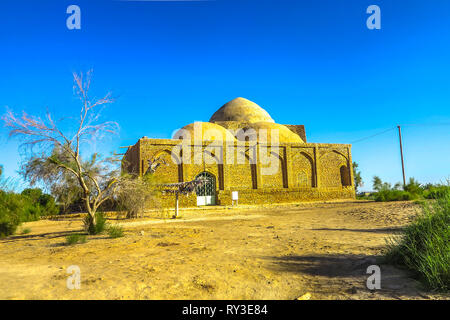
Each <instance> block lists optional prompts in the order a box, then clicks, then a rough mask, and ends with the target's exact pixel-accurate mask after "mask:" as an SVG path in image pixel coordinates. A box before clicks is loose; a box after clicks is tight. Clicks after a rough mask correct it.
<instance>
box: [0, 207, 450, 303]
mask: <svg viewBox="0 0 450 320" xmlns="http://www.w3.org/2000/svg"><path fill="white" fill-rule="evenodd" d="M416 209H417V206H416V205H414V204H413V203H408V202H399V203H373V202H349V203H322V204H318V203H315V204H297V205H289V206H271V207H265V208H259V209H257V208H247V209H233V210H207V211H206V210H202V211H199V210H195V211H185V212H183V213H182V218H181V219H178V220H163V219H161V218H159V219H158V218H156V217H153V218H146V219H139V220H130V221H127V220H120V221H111V223H119V222H120V223H121V224H122V225H123V226H124V228H125V236H124V237H123V238H118V239H110V238H108V236H106V235H100V236H90V237H89V238H88V239H89V240H88V242H87V243H84V244H77V245H73V246H66V245H65V237H66V236H67V235H68V234H70V233H72V232H78V231H79V230H81V225H82V224H81V221H80V219H79V218H77V219H72V220H69V219H66V220H63V221H48V220H45V221H37V222H30V223H26V224H24V225H23V226H21V228H22V229H24V228H30V229H31V233H29V234H25V235H20V234H19V235H16V236H12V237H9V238H7V239H3V240H0V299H296V298H298V297H300V296H302V295H304V294H306V293H310V294H311V299H448V296H443V295H438V294H434V293H430V292H426V291H424V290H423V289H421V287H420V285H419V284H418V282H417V281H415V280H413V279H412V278H411V277H410V275H409V274H408V273H406V272H405V271H403V270H399V269H396V268H394V267H392V266H389V265H384V264H382V263H380V259H379V258H378V257H379V256H380V255H381V253H382V250H383V247H384V245H385V243H386V238H388V237H389V236H392V235H393V234H395V233H398V232H399V229H400V227H401V226H403V225H405V224H407V223H408V222H409V221H410V220H411V218H412V217H413V216H414V215H415V214H416ZM19 233H20V230H19ZM372 264H379V265H380V267H381V287H382V288H381V290H376V291H373V292H372V291H369V290H368V289H367V288H366V280H367V277H368V276H369V275H368V274H366V269H367V267H368V266H369V265H372ZM71 265H77V266H79V268H80V270H81V289H79V290H69V289H67V286H66V281H67V277H68V276H69V275H68V274H67V268H68V267H69V266H71Z"/></svg>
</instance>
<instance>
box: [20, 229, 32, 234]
mask: <svg viewBox="0 0 450 320" xmlns="http://www.w3.org/2000/svg"><path fill="white" fill-rule="evenodd" d="M30 232H31V229H30V228H24V229H22V231H21V232H20V233H21V234H28V233H30Z"/></svg>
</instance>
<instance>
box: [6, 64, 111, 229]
mask: <svg viewBox="0 0 450 320" xmlns="http://www.w3.org/2000/svg"><path fill="white" fill-rule="evenodd" d="M73 79H74V94H75V95H76V96H77V97H78V98H79V100H80V102H81V108H80V115H79V118H78V119H77V120H75V123H76V127H75V129H74V131H73V132H72V134H67V133H65V132H63V130H62V128H61V125H60V121H58V122H56V121H54V120H53V118H52V116H51V114H50V113H49V112H47V114H46V116H45V118H44V119H41V118H40V117H35V116H30V115H28V114H26V113H25V112H23V113H22V116H16V115H15V114H14V113H13V112H12V111H11V110H8V111H7V112H6V114H5V115H4V116H3V117H2V120H3V121H4V123H5V125H6V126H7V127H8V128H9V130H10V131H9V135H10V137H17V138H20V139H22V141H23V144H22V146H25V147H27V146H28V147H30V148H29V149H27V150H28V153H27V155H26V159H25V161H24V163H23V165H22V174H23V175H24V177H25V179H27V180H29V181H30V182H31V184H34V183H36V182H38V181H41V182H44V183H46V184H47V185H49V186H52V185H54V184H55V183H65V181H66V180H67V177H68V176H69V177H71V178H72V179H73V180H75V181H76V183H77V184H78V186H79V188H80V190H81V194H82V198H83V201H84V204H85V206H86V210H87V212H88V214H89V217H90V219H89V226H95V225H96V223H97V222H96V212H97V210H98V208H99V207H100V205H101V204H102V203H104V202H105V201H107V200H108V199H111V197H112V196H113V195H114V192H115V189H116V188H117V185H118V172H119V171H118V169H117V168H115V167H116V166H115V164H114V162H113V159H111V158H102V157H101V156H99V155H98V154H96V153H95V154H93V155H92V156H91V157H90V159H89V160H83V158H82V157H81V150H82V149H83V146H84V144H87V143H89V142H93V141H95V140H96V139H98V138H101V137H103V136H104V135H114V134H117V132H118V129H119V126H118V124H117V123H116V122H110V121H108V122H103V123H99V122H98V121H99V117H100V112H101V110H102V109H103V107H105V106H106V105H108V104H110V103H112V102H113V99H112V98H111V95H110V94H109V93H108V94H106V95H105V96H104V97H103V98H101V99H91V98H90V96H89V89H90V85H91V72H90V71H89V72H88V73H87V74H83V73H80V74H77V73H73ZM89 229H90V228H89ZM90 230H92V229H90Z"/></svg>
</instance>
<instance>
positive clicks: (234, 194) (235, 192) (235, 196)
mask: <svg viewBox="0 0 450 320" xmlns="http://www.w3.org/2000/svg"><path fill="white" fill-rule="evenodd" d="M238 199H239V194H238V192H237V191H233V192H231V200H233V201H237V200H238Z"/></svg>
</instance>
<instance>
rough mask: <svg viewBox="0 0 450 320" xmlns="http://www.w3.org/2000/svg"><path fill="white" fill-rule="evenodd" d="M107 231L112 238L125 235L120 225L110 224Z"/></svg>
mask: <svg viewBox="0 0 450 320" xmlns="http://www.w3.org/2000/svg"><path fill="white" fill-rule="evenodd" d="M106 232H108V235H109V236H110V237H111V238H121V237H123V235H124V234H123V228H122V227H121V226H119V225H110V226H108V228H107V229H106Z"/></svg>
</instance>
